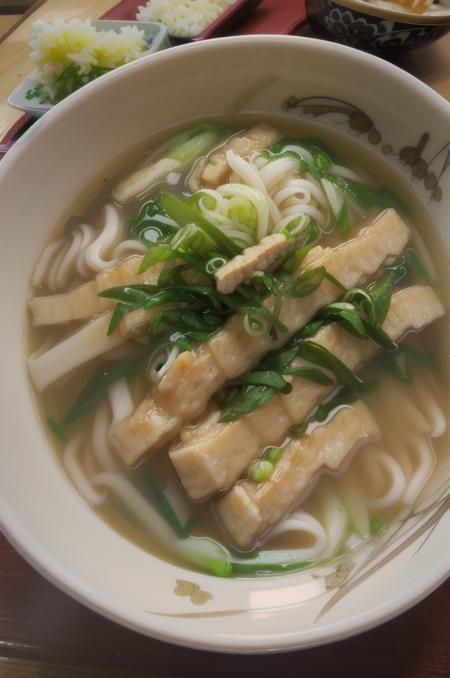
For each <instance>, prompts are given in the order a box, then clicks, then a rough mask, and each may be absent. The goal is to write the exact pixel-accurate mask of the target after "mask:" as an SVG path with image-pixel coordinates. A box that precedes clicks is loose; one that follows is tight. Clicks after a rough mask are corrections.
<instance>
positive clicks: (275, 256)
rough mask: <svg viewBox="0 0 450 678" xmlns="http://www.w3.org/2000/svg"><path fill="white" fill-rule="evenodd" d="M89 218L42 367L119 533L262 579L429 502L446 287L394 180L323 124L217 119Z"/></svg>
mask: <svg viewBox="0 0 450 678" xmlns="http://www.w3.org/2000/svg"><path fill="white" fill-rule="evenodd" d="M318 129H320V128H318ZM368 170H370V171H368ZM380 178H381V180H380ZM85 214H86V216H85V217H76V218H71V219H69V221H68V222H67V224H66V226H65V228H64V230H62V231H60V232H58V233H57V234H55V235H54V237H53V238H52V239H50V240H49V242H48V243H47V244H46V246H45V248H44V250H43V252H42V254H41V256H40V259H39V260H38V263H37V265H36V267H35V270H34V272H33V275H32V281H31V282H32V285H33V287H34V293H33V294H34V296H33V298H32V299H31V300H30V310H31V313H30V317H31V323H30V333H29V334H30V357H29V359H28V367H29V371H30V377H31V380H32V383H33V385H34V388H35V391H36V393H37V395H38V403H39V407H40V410H41V413H42V417H43V418H44V419H46V421H47V424H48V427H49V429H51V433H50V435H51V436H52V443H54V446H55V448H56V449H57V452H58V455H59V457H60V459H61V463H62V465H63V467H64V469H65V471H66V473H67V474H68V476H69V478H70V479H71V481H72V483H73V484H74V486H75V487H76V489H77V491H78V492H79V493H80V494H81V495H82V496H83V497H84V498H85V499H86V501H88V502H89V504H90V505H91V506H92V507H93V508H94V509H95V510H96V511H97V512H98V513H99V514H100V515H101V516H102V517H103V518H104V519H105V520H106V521H107V522H108V523H109V524H110V525H112V526H113V527H114V528H115V529H116V530H118V531H119V532H121V533H122V534H123V535H124V536H125V537H127V538H128V539H130V540H132V541H134V542H135V543H137V544H138V545H139V546H141V547H142V548H144V549H147V550H149V551H150V552H153V553H156V554H158V555H160V556H161V557H163V558H166V559H168V560H170V561H172V562H175V563H178V564H181V565H183V566H187V567H194V568H195V567H197V568H200V569H202V570H206V571H209V572H211V573H213V574H216V575H219V576H232V575H234V576H239V575H242V574H246V575H261V574H266V573H273V572H283V571H287V570H293V569H298V568H299V567H304V566H305V565H307V564H309V563H316V562H321V561H323V560H326V559H330V558H333V557H335V556H337V555H339V554H341V553H343V552H344V551H346V550H348V549H352V548H355V547H356V546H358V545H359V544H360V543H363V542H364V540H366V539H368V538H369V537H370V536H371V535H373V534H374V533H376V532H378V531H379V530H382V529H384V526H385V525H386V524H387V523H388V522H389V521H390V520H391V519H392V518H393V517H394V516H395V515H396V513H397V512H398V511H399V509H400V508H401V507H402V506H403V505H405V504H411V503H414V502H415V501H416V500H417V498H418V496H419V495H420V493H421V492H422V491H423V488H424V486H425V484H426V483H427V481H428V480H429V478H430V476H431V475H432V474H433V473H438V472H439V468H440V465H441V463H442V461H443V460H444V456H445V454H446V452H445V447H446V445H447V446H448V434H447V419H446V413H447V412H448V399H447V393H448V388H447V386H446V384H447V379H448V375H447V370H448V357H447V355H446V353H445V351H446V327H445V320H444V319H443V316H444V312H445V311H444V305H443V304H446V303H447V299H445V298H442V295H445V293H446V289H447V287H446V286H445V285H442V288H441V282H440V276H439V274H438V272H437V271H439V262H440V259H439V253H438V251H437V247H436V243H434V242H433V238H432V237H431V239H430V228H428V227H427V228H426V229H425V228H424V226H425V224H426V223H427V222H426V220H425V218H424V214H423V211H422V210H421V208H420V206H419V205H418V204H417V202H416V201H415V199H414V196H413V195H412V194H411V193H409V192H407V191H405V189H404V188H403V187H402V186H401V184H399V181H398V179H397V178H396V177H395V176H393V175H392V173H391V172H390V170H388V168H386V167H385V166H384V165H381V166H380V167H378V161H374V158H373V157H372V156H367V157H365V156H364V155H363V156H362V157H361V156H360V151H359V150H358V151H357V152H356V150H355V148H352V146H351V144H349V143H348V141H346V142H345V145H344V144H343V142H342V140H341V139H339V138H334V137H333V136H332V135H329V133H325V132H324V131H323V130H321V129H320V137H319V136H318V135H317V129H314V128H308V127H305V126H299V125H290V126H289V127H287V126H286V124H285V122H283V123H280V121H279V120H276V119H275V120H271V121H269V122H265V121H258V122H254V121H249V120H243V119H240V120H237V121H236V120H234V121H232V123H231V124H230V123H229V122H228V121H227V123H222V122H206V123H200V124H198V125H195V126H193V127H191V128H189V129H188V130H183V131H181V132H179V133H178V134H176V135H175V136H174V137H172V138H171V139H169V140H168V141H166V142H165V143H163V144H162V145H156V150H155V151H152V152H151V153H150V154H148V155H146V156H144V158H143V159H142V160H141V162H140V163H139V164H138V166H137V167H134V168H132V169H131V170H127V171H126V172H123V173H122V174H121V175H120V176H119V177H118V178H117V179H116V180H114V181H113V182H112V183H111V184H110V185H108V187H107V188H106V190H103V191H101V193H100V194H99V196H98V197H97V198H95V200H94V201H93V202H92V204H91V205H90V207H88V208H87V209H86V210H85ZM419 227H420V231H419V230H416V229H418V228H419ZM430 252H431V254H430Z"/></svg>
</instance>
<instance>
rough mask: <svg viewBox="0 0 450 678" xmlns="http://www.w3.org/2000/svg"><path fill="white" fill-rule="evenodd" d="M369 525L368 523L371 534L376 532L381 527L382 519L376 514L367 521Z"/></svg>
mask: <svg viewBox="0 0 450 678" xmlns="http://www.w3.org/2000/svg"><path fill="white" fill-rule="evenodd" d="M369 525H370V533H371V534H377V532H379V531H380V530H381V528H382V527H383V521H382V520H381V518H379V517H378V516H372V517H371V519H370V521H369Z"/></svg>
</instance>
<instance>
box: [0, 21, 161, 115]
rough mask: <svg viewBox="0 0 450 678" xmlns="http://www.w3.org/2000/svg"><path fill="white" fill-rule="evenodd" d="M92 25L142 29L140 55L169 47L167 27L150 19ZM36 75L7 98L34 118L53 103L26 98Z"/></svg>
mask: <svg viewBox="0 0 450 678" xmlns="http://www.w3.org/2000/svg"><path fill="white" fill-rule="evenodd" d="M92 25H93V26H94V28H95V29H96V30H97V31H114V32H116V33H119V31H120V29H121V28H123V27H124V26H136V27H137V28H139V29H140V30H141V31H144V37H145V41H146V42H147V44H148V49H146V50H145V51H144V52H142V55H141V57H139V58H142V57H143V56H147V55H148V54H153V53H154V52H159V51H160V50H162V49H165V48H166V47H169V39H168V35H167V28H166V27H165V26H164V25H163V24H159V23H155V22H152V21H112V20H109V19H108V20H98V21H93V22H92ZM37 84H38V83H37V80H36V75H35V73H32V74H31V75H29V76H28V77H27V78H25V79H24V80H22V82H21V83H20V85H19V86H18V87H16V89H15V90H14V92H12V94H10V96H9V98H8V104H9V105H10V106H12V107H13V108H17V109H19V111H23V112H24V113H28V114H29V115H32V116H33V117H35V118H39V117H40V116H41V115H44V113H46V112H47V111H49V110H50V109H51V108H52V106H53V105H54V104H50V103H40V102H39V101H37V100H29V99H27V92H28V91H29V90H30V89H33V87H36V85H37Z"/></svg>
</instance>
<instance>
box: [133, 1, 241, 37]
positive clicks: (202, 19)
mask: <svg viewBox="0 0 450 678" xmlns="http://www.w3.org/2000/svg"><path fill="white" fill-rule="evenodd" d="M235 2H236V0H181V1H180V0H151V1H149V2H147V4H146V5H144V6H142V7H139V9H138V13H137V15H136V18H137V19H138V20H140V21H159V22H161V23H162V24H164V25H165V26H166V27H167V30H168V31H169V33H170V35H173V36H174V37H177V38H192V37H193V36H195V35H198V34H199V33H201V32H202V31H204V30H205V28H207V27H208V26H209V25H210V24H211V23H212V22H213V21H215V20H216V19H217V18H218V17H219V16H220V14H221V13H222V12H224V11H225V10H226V9H228V8H229V7H231V6H232V5H234V4H235Z"/></svg>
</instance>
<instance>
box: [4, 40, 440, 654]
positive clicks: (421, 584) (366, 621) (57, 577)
mask: <svg viewBox="0 0 450 678" xmlns="http://www.w3.org/2000/svg"><path fill="white" fill-rule="evenodd" d="M236 43H240V44H245V43H247V44H249V45H252V44H258V43H259V44H264V45H265V46H266V47H267V48H270V47H275V46H277V45H280V46H283V45H286V46H287V45H294V44H300V43H301V44H303V45H305V46H306V48H307V49H311V50H313V51H314V50H318V51H321V52H325V53H329V55H330V56H331V55H333V56H335V55H336V56H338V57H339V56H340V55H343V56H344V57H347V58H348V57H349V56H352V57H353V58H357V59H358V60H359V62H360V65H361V66H362V67H364V65H365V64H367V65H368V66H370V65H372V66H373V65H376V66H377V68H378V70H379V71H380V73H382V72H383V71H384V72H385V73H387V74H388V75H389V76H390V77H391V78H393V80H394V81H395V80H397V81H398V83H399V85H400V86H402V83H404V82H405V81H406V82H407V83H409V84H410V85H411V86H412V87H413V88H416V89H418V90H419V91H420V93H421V96H422V97H424V98H425V99H426V100H427V102H428V103H429V104H430V105H432V106H433V107H434V108H437V109H440V110H441V111H442V113H443V114H444V115H447V116H448V118H449V121H450V105H449V103H448V102H447V101H446V100H445V99H444V98H443V97H441V96H440V95H439V94H437V93H436V92H434V91H433V90H432V89H431V88H430V87H428V86H427V85H425V84H424V83H422V82H421V81H420V80H418V79H417V78H415V77H414V76H412V75H410V74H409V73H405V72H404V71H402V70H401V69H400V68H398V67H397V66H394V65H392V64H390V63H388V62H386V61H384V60H382V59H380V58H378V57H375V56H373V55H369V54H365V53H362V52H359V51H358V50H355V49H353V48H350V47H347V46H344V45H339V44H335V43H331V42H326V41H320V40H316V39H314V38H306V37H299V36H279V35H273V36H269V35H256V36H237V37H228V38H216V39H211V40H209V41H205V42H199V43H190V44H187V45H181V46H179V47H176V48H173V49H171V50H167V51H163V52H159V53H156V54H153V55H149V56H147V57H144V58H142V59H139V60H136V61H135V62H133V63H130V64H127V65H125V66H122V67H120V68H118V69H116V70H114V71H112V72H111V73H109V74H107V75H105V76H104V77H102V78H100V79H98V80H96V81H94V82H92V83H89V84H88V85H86V86H85V87H83V88H82V89H80V90H79V91H78V92H76V93H75V94H74V95H71V96H70V97H68V98H67V99H65V100H63V101H62V102H60V103H59V104H57V105H56V106H54V107H53V108H52V110H51V111H49V113H48V114H47V117H48V119H49V120H50V121H52V120H53V119H55V120H56V119H58V118H61V117H63V116H64V115H65V113H66V111H68V110H69V109H71V108H75V109H76V108H77V107H79V106H82V104H83V101H84V100H85V99H89V98H90V97H92V96H94V97H95V96H98V95H99V94H100V93H101V91H102V89H105V88H109V87H110V86H111V84H112V83H113V82H114V80H115V79H119V78H123V77H126V74H127V72H128V69H130V68H133V69H142V70H145V69H146V68H147V64H148V59H152V61H151V62H150V63H152V64H153V65H154V66H157V64H158V60H161V59H162V60H167V61H170V60H177V61H180V60H181V59H182V58H183V57H184V56H185V55H186V56H188V55H189V54H190V52H191V51H192V50H196V51H197V52H199V51H204V52H205V54H207V53H208V51H210V50H216V49H220V48H221V46H222V48H223V49H224V50H225V51H226V50H227V49H230V48H231V47H232V46H233V45H236ZM46 129H47V125H46V126H45V132H44V133H47V132H46ZM41 133H42V128H41V129H37V130H36V131H35V132H34V133H33V134H32V135H30V134H29V133H25V135H24V136H23V137H22V138H21V139H19V141H18V142H17V144H16V145H15V147H14V148H13V149H12V150H11V151H10V152H9V153H8V154H7V155H6V157H5V158H4V159H3V161H2V162H1V163H0V178H1V176H2V175H4V174H6V173H7V172H8V170H9V166H10V165H13V164H14V163H16V162H20V161H21V160H23V159H24V158H25V159H26V154H27V151H28V147H29V145H32V144H33V143H34V140H35V139H36V137H39V136H40V134H41ZM0 527H1V529H2V531H3V533H4V534H5V536H6V537H7V539H8V540H9V541H10V543H11V544H12V545H13V546H14V547H15V548H16V549H17V551H18V552H19V553H20V554H21V555H22V556H23V557H24V558H25V560H27V561H28V562H29V563H30V564H31V565H32V566H33V567H34V568H35V569H36V570H37V571H38V572H39V573H40V574H42V575H43V576H44V577H45V578H46V579H48V580H49V581H50V582H51V583H53V584H54V585H56V586H57V587H58V588H60V589H61V590H63V591H64V592H65V593H67V594H69V595H70V596H71V597H73V598H74V599H76V600H78V601H80V602H81V603H83V604H84V605H86V606H87V607H88V608H90V609H92V610H94V611H96V612H98V613H100V614H102V615H103V616H105V617H107V618H108V619H111V620H112V621H115V622H118V623H120V624H121V625H123V626H125V627H127V628H129V629H132V630H134V631H137V632H139V633H142V634H144V635H147V636H151V637H153V638H156V639H158V640H161V641H165V642H169V643H173V644H176V645H180V646H184V647H190V648H194V649H202V650H208V651H218V652H225V653H238V654H263V653H274V652H285V651H294V650H298V649H305V648H308V647H313V646H317V645H323V644H326V643H330V642H335V641H337V640H342V639H344V638H348V637H351V636H353V635H356V634H359V633H362V632H364V631H366V630H369V629H371V628H373V627H375V626H377V625H379V624H381V623H383V622H385V621H388V620H390V619H392V618H393V617H395V616H397V615H398V614H400V613H401V612H404V611H405V610H407V609H409V608H410V607H412V606H413V605H415V604H416V603H418V602H419V601H420V600H422V599H423V598H425V597H426V596H427V595H428V594H429V593H431V592H432V591H433V590H434V589H436V588H437V587H438V586H439V585H440V584H441V583H442V582H444V581H445V579H446V578H447V577H448V576H449V574H450V549H449V551H448V556H446V557H445V558H441V559H439V560H437V561H436V562H435V564H434V566H433V567H432V568H429V569H428V570H427V571H426V572H424V573H423V575H422V577H421V579H420V580H416V581H415V582H414V583H411V585H410V586H409V588H407V589H405V588H403V587H398V593H397V595H396V596H395V597H393V598H391V599H389V600H385V601H384V602H382V603H380V604H379V605H378V606H376V607H372V608H370V609H368V610H363V611H362V612H359V613H357V614H356V615H354V616H352V617H351V618H350V619H344V620H342V619H341V620H339V621H337V622H331V623H330V624H329V625H327V626H325V627H322V628H320V629H317V628H316V629H315V628H310V629H307V630H306V631H305V630H304V631H300V632H293V633H289V634H288V635H287V636H286V635H285V636H284V637H278V636H274V637H273V638H272V644H271V641H270V639H269V638H267V636H259V637H255V636H252V637H243V636H238V635H235V636H230V635H225V634H220V635H219V634H214V633H211V634H210V635H209V636H208V635H207V634H205V632H204V629H203V630H200V629H189V628H187V627H185V626H180V625H177V624H176V622H174V621H173V620H172V621H171V620H164V619H162V618H161V617H153V616H152V615H149V614H144V613H142V612H140V611H138V610H136V609H135V608H133V607H131V606H130V605H126V604H124V603H121V602H118V601H117V600H112V599H111V597H109V596H107V595H106V594H104V593H102V592H100V591H99V590H97V589H96V588H94V586H92V585H91V584H88V583H87V582H86V581H83V579H82V577H81V576H80V575H78V574H77V573H76V572H73V571H72V570H71V567H70V566H69V565H68V564H67V563H63V562H59V561H57V560H55V559H54V558H53V557H52V555H51V554H49V553H48V552H47V551H46V549H45V547H44V546H42V544H41V543H39V541H38V540H37V539H36V538H35V537H34V536H33V535H32V534H31V533H30V532H29V531H28V529H27V528H26V526H25V525H24V524H22V523H21V521H20V520H19V519H17V518H16V517H15V515H14V513H13V511H12V510H11V509H10V507H9V506H8V505H7V504H6V503H5V502H4V501H2V499H1V497H0Z"/></svg>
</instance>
